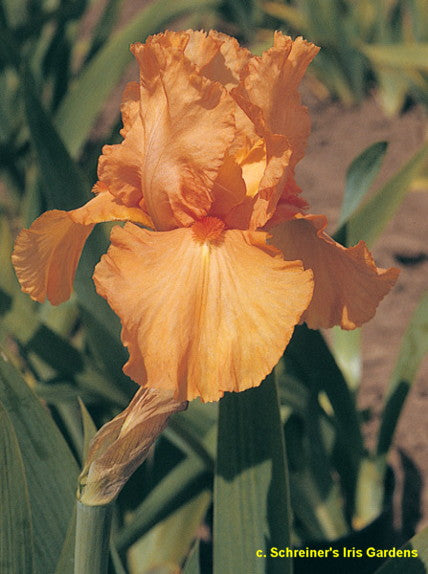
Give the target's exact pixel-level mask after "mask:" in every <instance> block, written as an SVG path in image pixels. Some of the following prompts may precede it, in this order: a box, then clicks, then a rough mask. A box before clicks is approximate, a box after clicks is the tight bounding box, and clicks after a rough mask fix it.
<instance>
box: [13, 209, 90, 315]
mask: <svg viewBox="0 0 428 574" xmlns="http://www.w3.org/2000/svg"><path fill="white" fill-rule="evenodd" d="M92 228H93V225H81V224H80V223H75V222H74V221H73V220H72V219H71V217H70V215H69V213H68V212H67V211H59V210H53V211H47V212H46V213H44V214H43V215H41V216H40V217H39V218H38V219H36V221H35V222H34V223H33V224H32V225H31V227H30V229H23V230H22V231H21V233H20V234H19V235H18V237H17V239H16V243H15V249H14V252H13V254H12V262H13V265H14V267H15V271H16V275H17V277H18V279H19V282H20V284H21V288H22V290H23V291H24V293H28V295H30V297H31V298H32V299H34V300H35V301H39V302H40V303H43V301H45V300H46V298H47V299H49V301H50V302H51V303H52V304H53V305H59V304H60V303H63V302H64V301H66V300H67V299H68V298H69V297H70V295H71V289H72V284H73V279H74V275H75V272H76V268H77V264H78V262H79V258H80V254H81V252H82V249H83V246H84V244H85V241H86V239H87V237H88V235H89V234H90V233H91V231H92Z"/></svg>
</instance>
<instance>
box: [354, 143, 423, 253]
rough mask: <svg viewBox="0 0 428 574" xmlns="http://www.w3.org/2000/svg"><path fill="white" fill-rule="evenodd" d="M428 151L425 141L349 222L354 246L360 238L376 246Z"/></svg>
mask: <svg viewBox="0 0 428 574" xmlns="http://www.w3.org/2000/svg"><path fill="white" fill-rule="evenodd" d="M427 154H428V144H425V145H424V146H423V147H422V148H421V149H420V150H419V151H418V152H417V153H416V154H415V155H414V156H413V157H412V158H411V159H410V160H409V161H408V162H407V163H406V164H405V165H404V166H403V167H402V168H401V169H400V170H399V171H398V172H397V173H396V174H395V175H394V176H393V177H392V178H391V179H389V180H388V181H387V182H386V183H385V184H384V185H383V186H382V187H381V188H380V189H379V190H378V191H376V193H375V194H374V195H373V196H372V197H371V198H370V199H369V200H368V201H367V202H365V203H364V205H362V206H361V207H360V208H359V209H358V210H357V211H356V212H355V213H354V215H352V217H351V218H350V219H349V221H348V223H347V228H348V241H349V244H350V245H354V244H355V243H356V242H357V241H359V240H360V239H362V240H363V241H365V242H366V243H367V245H369V246H370V245H373V243H374V242H375V240H376V239H377V238H378V237H379V235H380V234H381V233H382V231H383V229H384V228H385V226H386V225H387V223H388V222H389V221H390V220H391V219H392V217H393V216H394V214H395V212H396V211H397V209H398V208H399V206H400V204H401V202H402V201H403V200H404V198H405V196H406V193H407V191H408V189H409V187H410V185H411V183H412V181H413V179H414V178H415V177H416V176H417V175H418V174H419V172H420V170H421V169H422V167H423V166H424V164H425V162H426V158H427Z"/></svg>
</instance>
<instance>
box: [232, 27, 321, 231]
mask: <svg viewBox="0 0 428 574" xmlns="http://www.w3.org/2000/svg"><path fill="white" fill-rule="evenodd" d="M317 52H318V48H317V47H316V46H314V45H313V44H311V43H309V42H306V41H305V40H303V39H302V38H297V39H296V40H295V41H294V42H293V41H292V40H291V38H289V37H287V36H284V35H283V34H281V33H280V32H276V33H275V39H274V46H273V48H271V49H270V50H267V51H266V52H265V53H264V54H263V55H262V56H261V57H260V58H257V57H253V58H251V60H250V61H249V63H248V65H247V66H246V68H245V69H244V71H243V72H242V75H241V82H240V83H239V85H238V86H237V87H236V88H235V89H233V90H232V92H231V93H232V95H233V97H234V98H235V100H236V101H237V103H238V104H239V105H240V107H241V108H242V109H243V110H244V111H245V113H246V114H247V115H248V117H249V118H250V119H251V120H252V121H253V123H254V125H255V128H256V131H257V133H258V134H259V136H260V137H263V138H265V140H266V150H267V167H266V171H265V174H264V177H263V179H262V180H261V182H260V189H259V198H257V199H258V201H257V203H256V204H255V210H254V216H253V218H252V220H251V227H257V226H260V225H264V224H265V223H266V222H267V221H268V219H270V218H271V217H272V216H273V215H274V212H275V208H276V205H277V203H278V201H279V199H280V198H281V197H282V198H283V204H291V205H292V204H293V203H296V202H295V200H294V199H293V198H292V197H291V196H295V195H296V194H298V193H300V191H301V190H300V189H299V188H298V187H297V185H296V184H295V181H294V168H295V166H296V164H297V162H298V161H299V160H300V159H302V157H303V155H304V149H305V145H306V140H307V137H308V135H309V132H310V120H309V115H308V111H307V109H306V107H305V106H303V105H302V104H301V99H300V95H299V92H298V88H299V84H300V81H301V79H302V76H303V74H304V72H305V70H306V68H307V66H308V65H309V63H310V62H311V60H312V59H313V58H314V57H315V55H316V54H317ZM291 211H292V212H293V210H291ZM284 215H285V211H282V212H281V216H282V217H283V216H284Z"/></svg>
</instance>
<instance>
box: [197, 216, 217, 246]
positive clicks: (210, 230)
mask: <svg viewBox="0 0 428 574" xmlns="http://www.w3.org/2000/svg"><path fill="white" fill-rule="evenodd" d="M191 229H192V232H193V237H194V239H196V241H198V243H207V242H209V243H219V242H220V241H221V238H222V234H223V231H224V223H223V221H221V219H218V218H217V217H209V216H206V217H202V219H200V220H199V221H195V223H194V224H193V225H192V227H191Z"/></svg>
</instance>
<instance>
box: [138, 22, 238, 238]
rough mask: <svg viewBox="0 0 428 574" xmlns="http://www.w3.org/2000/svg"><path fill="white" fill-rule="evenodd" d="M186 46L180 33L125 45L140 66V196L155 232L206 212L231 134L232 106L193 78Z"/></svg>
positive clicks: (220, 90) (213, 86)
mask: <svg viewBox="0 0 428 574" xmlns="http://www.w3.org/2000/svg"><path fill="white" fill-rule="evenodd" d="M188 41H189V36H188V34H186V33H184V32H183V33H181V34H173V33H168V34H159V35H157V36H153V37H151V38H149V39H148V40H147V42H146V43H145V44H139V43H137V44H134V45H133V46H132V48H131V49H132V52H133V53H134V55H135V57H136V58H137V61H138V63H139V65H140V95H141V102H142V112H143V113H142V114H141V116H142V118H143V119H142V122H143V131H144V141H143V146H142V150H144V151H143V152H142V153H143V164H142V165H141V178H142V188H143V195H144V200H145V203H146V206H147V210H148V212H149V214H150V216H151V218H152V220H153V222H154V224H155V227H156V229H158V230H167V229H173V228H176V227H180V226H188V225H191V224H192V223H193V222H194V221H195V220H197V219H199V218H200V217H203V216H205V215H206V214H207V213H208V211H209V208H210V206H211V203H212V197H211V190H212V187H213V183H214V180H215V178H216V176H217V173H218V171H219V169H220V167H221V165H222V163H223V158H224V156H225V153H226V151H227V149H228V147H229V145H230V143H231V142H232V140H233V137H234V134H235V121H234V107H235V105H236V104H235V103H234V101H233V100H232V98H231V97H230V96H229V95H228V93H227V91H226V90H225V89H224V87H223V86H222V85H221V84H219V83H217V82H212V81H210V80H208V79H207V78H205V77H204V76H202V75H200V74H198V73H197V67H196V66H195V65H194V64H192V63H191V62H190V60H188V59H187V58H186V57H185V54H184V51H185V48H186V46H187V43H188ZM143 106H144V107H143Z"/></svg>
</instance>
